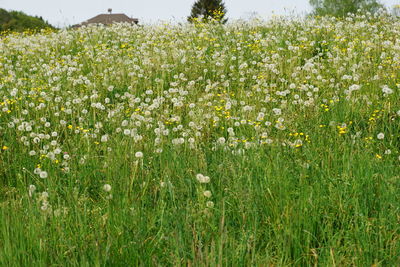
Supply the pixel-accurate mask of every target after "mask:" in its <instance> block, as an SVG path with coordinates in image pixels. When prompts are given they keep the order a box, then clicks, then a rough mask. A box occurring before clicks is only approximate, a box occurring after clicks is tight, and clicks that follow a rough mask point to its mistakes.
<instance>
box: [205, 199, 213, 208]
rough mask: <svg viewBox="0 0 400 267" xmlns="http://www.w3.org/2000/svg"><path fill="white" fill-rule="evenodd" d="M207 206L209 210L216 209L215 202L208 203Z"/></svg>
mask: <svg viewBox="0 0 400 267" xmlns="http://www.w3.org/2000/svg"><path fill="white" fill-rule="evenodd" d="M206 206H207V208H210V209H212V208H214V202H212V201H207V203H206Z"/></svg>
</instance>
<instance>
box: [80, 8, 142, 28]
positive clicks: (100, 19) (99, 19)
mask: <svg viewBox="0 0 400 267" xmlns="http://www.w3.org/2000/svg"><path fill="white" fill-rule="evenodd" d="M111 12H112V9H111V8H109V9H108V14H100V15H97V16H95V17H93V18H91V19H88V20H86V21H84V22H82V23H81V24H76V25H74V26H72V27H74V28H78V27H81V26H85V25H89V24H103V25H110V24H113V23H118V22H127V23H131V24H138V22H139V20H138V19H134V18H130V17H128V16H127V15H125V14H123V13H119V14H118V13H116V14H112V13H111Z"/></svg>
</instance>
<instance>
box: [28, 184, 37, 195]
mask: <svg viewBox="0 0 400 267" xmlns="http://www.w3.org/2000/svg"><path fill="white" fill-rule="evenodd" d="M35 190H36V186H35V185H33V184H31V185H30V186H29V187H28V191H29V196H30V197H31V196H32V194H33V193H34V192H35Z"/></svg>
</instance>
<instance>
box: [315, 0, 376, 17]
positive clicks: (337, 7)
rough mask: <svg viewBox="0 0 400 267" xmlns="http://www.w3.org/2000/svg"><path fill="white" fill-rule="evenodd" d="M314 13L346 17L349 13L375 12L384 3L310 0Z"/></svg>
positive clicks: (364, 0) (369, 0) (366, 0)
mask: <svg viewBox="0 0 400 267" xmlns="http://www.w3.org/2000/svg"><path fill="white" fill-rule="evenodd" d="M310 5H311V6H312V7H313V9H314V12H313V13H314V15H319V16H324V15H331V16H335V17H344V16H346V15H347V14H348V13H353V14H355V13H357V12H358V10H361V11H362V12H370V13H375V12H376V11H378V9H380V8H383V5H382V4H381V3H379V1H378V0H310Z"/></svg>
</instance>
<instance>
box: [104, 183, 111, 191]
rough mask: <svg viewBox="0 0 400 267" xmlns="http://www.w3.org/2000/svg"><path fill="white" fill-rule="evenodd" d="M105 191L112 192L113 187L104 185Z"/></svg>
mask: <svg viewBox="0 0 400 267" xmlns="http://www.w3.org/2000/svg"><path fill="white" fill-rule="evenodd" d="M103 190H104V191H105V192H110V191H111V185H109V184H105V185H103Z"/></svg>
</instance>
